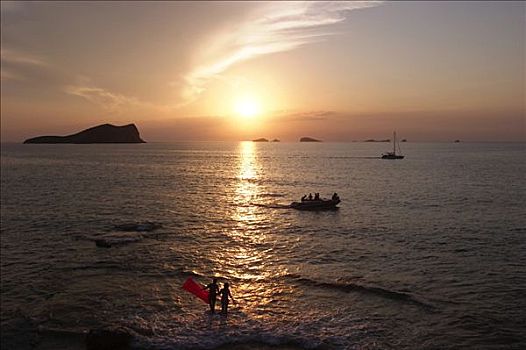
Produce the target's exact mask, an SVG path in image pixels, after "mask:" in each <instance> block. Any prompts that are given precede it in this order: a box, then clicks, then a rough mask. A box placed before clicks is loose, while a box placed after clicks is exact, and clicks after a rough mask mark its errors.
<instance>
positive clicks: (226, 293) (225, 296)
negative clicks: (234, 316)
mask: <svg viewBox="0 0 526 350" xmlns="http://www.w3.org/2000/svg"><path fill="white" fill-rule="evenodd" d="M219 294H221V313H222V314H223V315H225V316H226V315H227V313H228V302H229V300H230V299H232V301H233V302H234V303H235V302H236V301H235V300H234V297H233V296H232V293H230V284H229V283H228V282H226V283H225V284H224V285H223V289H221V291H220V292H219Z"/></svg>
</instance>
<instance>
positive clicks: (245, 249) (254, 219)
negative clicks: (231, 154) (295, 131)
mask: <svg viewBox="0 0 526 350" xmlns="http://www.w3.org/2000/svg"><path fill="white" fill-rule="evenodd" d="M238 152H239V153H238V154H239V156H238V159H239V162H238V173H237V176H236V183H235V187H234V188H233V191H232V192H231V193H232V196H233V198H232V200H231V202H232V203H234V206H235V207H234V208H233V210H232V211H231V214H230V219H231V220H232V221H233V223H234V225H233V226H232V227H231V228H230V229H229V230H228V231H226V232H225V234H226V235H227V237H226V238H227V239H228V240H230V244H225V245H224V248H223V249H221V251H220V252H218V253H219V256H218V258H219V260H220V261H219V263H220V270H221V272H220V273H221V274H222V275H223V276H225V277H226V278H227V279H229V281H230V282H231V283H232V292H233V294H234V295H235V298H236V299H237V300H238V301H239V302H240V305H239V307H240V308H241V309H242V310H243V311H244V312H245V313H246V312H249V313H251V314H253V315H255V316H256V315H258V314H259V313H260V312H261V310H262V308H264V307H265V305H270V304H271V303H273V301H274V295H275V293H280V292H279V291H280V290H281V289H280V287H278V286H277V285H276V278H277V277H279V276H282V275H283V274H286V269H284V268H283V267H281V266H279V265H278V264H277V260H278V259H277V257H276V256H275V254H274V244H275V242H273V241H272V238H269V232H268V229H269V227H270V226H271V221H272V212H271V211H269V210H268V209H265V208H260V207H258V206H255V205H253V204H252V202H253V201H254V200H255V199H256V198H257V197H258V195H260V194H261V191H262V188H261V180H262V177H264V173H263V170H262V167H261V164H260V162H259V161H258V154H257V145H255V144H254V143H252V142H241V143H240V144H239V148H238Z"/></svg>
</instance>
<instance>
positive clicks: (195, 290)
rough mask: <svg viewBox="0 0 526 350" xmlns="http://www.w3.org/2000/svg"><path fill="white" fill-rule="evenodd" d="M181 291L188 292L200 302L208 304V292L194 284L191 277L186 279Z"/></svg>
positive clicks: (199, 285)
mask: <svg viewBox="0 0 526 350" xmlns="http://www.w3.org/2000/svg"><path fill="white" fill-rule="evenodd" d="M183 289H184V290H187V291H189V292H190V293H192V294H193V295H195V296H196V297H198V298H199V299H201V300H202V301H204V302H205V303H207V304H208V291H207V290H206V289H204V286H202V285H201V284H199V283H197V282H195V281H194V280H193V279H192V277H188V279H187V280H186V282H184V284H183Z"/></svg>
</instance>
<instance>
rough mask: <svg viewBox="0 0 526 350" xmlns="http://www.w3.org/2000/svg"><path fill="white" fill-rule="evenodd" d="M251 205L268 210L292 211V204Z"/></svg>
mask: <svg viewBox="0 0 526 350" xmlns="http://www.w3.org/2000/svg"><path fill="white" fill-rule="evenodd" d="M250 205H253V206H256V207H260V208H268V209H290V204H278V203H268V204H267V203H250Z"/></svg>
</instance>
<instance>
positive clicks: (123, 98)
mask: <svg viewBox="0 0 526 350" xmlns="http://www.w3.org/2000/svg"><path fill="white" fill-rule="evenodd" d="M63 91H64V92H65V93H67V94H69V95H72V96H77V97H81V98H83V99H85V100H86V101H88V102H91V103H93V104H95V105H98V106H99V107H101V108H102V109H103V110H104V111H106V112H108V113H112V114H117V115H119V114H123V113H125V112H148V113H150V112H155V113H163V112H169V111H171V110H172V108H173V107H171V106H165V105H156V104H153V103H150V102H146V101H142V100H140V99H138V98H136V97H132V96H127V95H123V94H119V93H116V92H113V91H110V90H108V89H105V88H102V87H100V86H96V85H94V84H93V83H92V82H91V79H90V78H89V77H86V76H77V78H76V82H75V84H72V85H66V86H64V87H63Z"/></svg>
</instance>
